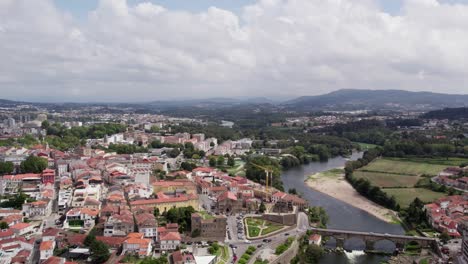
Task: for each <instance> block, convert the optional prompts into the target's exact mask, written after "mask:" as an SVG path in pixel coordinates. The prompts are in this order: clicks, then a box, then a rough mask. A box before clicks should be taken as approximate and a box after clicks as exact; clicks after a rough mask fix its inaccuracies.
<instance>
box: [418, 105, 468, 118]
mask: <svg viewBox="0 0 468 264" xmlns="http://www.w3.org/2000/svg"><path fill="white" fill-rule="evenodd" d="M421 117H422V118H427V119H450V120H456V119H468V107H459V108H444V109H441V110H434V111H430V112H427V113H425V114H423V115H422V116H421Z"/></svg>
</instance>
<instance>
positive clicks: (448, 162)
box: [387, 157, 468, 166]
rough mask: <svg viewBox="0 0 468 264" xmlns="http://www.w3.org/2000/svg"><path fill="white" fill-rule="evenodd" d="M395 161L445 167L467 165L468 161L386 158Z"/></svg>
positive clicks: (458, 159)
mask: <svg viewBox="0 0 468 264" xmlns="http://www.w3.org/2000/svg"><path fill="white" fill-rule="evenodd" d="M387 159H390V160H395V161H409V162H419V163H428V164H437V165H445V166H460V165H462V164H465V163H468V159H464V158H448V159H447V158H444V157H435V158H420V157H407V158H387Z"/></svg>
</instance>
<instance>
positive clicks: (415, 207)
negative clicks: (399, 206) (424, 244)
mask: <svg viewBox="0 0 468 264" xmlns="http://www.w3.org/2000/svg"><path fill="white" fill-rule="evenodd" d="M402 216H403V218H404V220H405V222H406V224H408V225H410V226H412V227H413V228H416V227H418V228H427V227H428V226H429V224H428V222H427V217H426V212H425V210H424V203H423V202H422V201H421V200H420V199H419V198H417V197H416V198H415V199H414V200H413V201H412V202H411V203H410V205H409V206H408V208H407V209H405V210H403V211H402Z"/></svg>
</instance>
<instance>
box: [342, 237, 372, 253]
mask: <svg viewBox="0 0 468 264" xmlns="http://www.w3.org/2000/svg"><path fill="white" fill-rule="evenodd" d="M367 243H368V242H367V241H366V240H365V238H363V237H362V236H350V237H347V238H346V240H345V241H344V247H343V248H344V249H345V250H351V251H352V250H365V249H366V248H367V246H368V245H367Z"/></svg>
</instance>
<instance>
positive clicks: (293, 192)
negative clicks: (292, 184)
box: [288, 188, 297, 195]
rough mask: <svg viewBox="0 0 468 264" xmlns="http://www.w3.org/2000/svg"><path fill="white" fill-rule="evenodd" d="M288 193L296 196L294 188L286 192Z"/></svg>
mask: <svg viewBox="0 0 468 264" xmlns="http://www.w3.org/2000/svg"><path fill="white" fill-rule="evenodd" d="M288 193H290V194H295V195H297V190H296V188H291V189H289V190H288Z"/></svg>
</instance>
